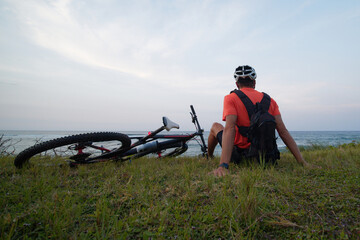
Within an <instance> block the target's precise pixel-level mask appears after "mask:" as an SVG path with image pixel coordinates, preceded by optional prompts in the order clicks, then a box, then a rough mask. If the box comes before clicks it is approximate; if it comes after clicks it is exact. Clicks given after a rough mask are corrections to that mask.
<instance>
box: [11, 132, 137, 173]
mask: <svg viewBox="0 0 360 240" xmlns="http://www.w3.org/2000/svg"><path fill="white" fill-rule="evenodd" d="M93 143H97V145H96V146H95V145H94V144H93ZM130 144H131V140H130V138H129V137H128V136H127V135H125V134H122V133H115V132H97V133H96V132H95V133H85V134H78V135H72V136H67V137H62V138H56V139H53V140H50V141H46V142H43V143H39V144H36V145H34V146H32V147H30V148H27V149H25V150H24V151H22V152H20V153H19V154H18V155H17V157H16V158H15V160H14V164H15V166H16V167H17V168H21V167H22V166H23V165H24V164H25V163H26V162H28V161H29V159H30V158H31V157H33V156H35V155H36V154H39V153H45V152H47V151H49V150H51V153H50V154H49V155H64V156H69V157H70V159H73V160H74V161H75V162H80V163H81V162H83V163H85V162H86V159H87V158H89V157H95V156H101V155H102V154H104V153H106V152H110V151H112V150H115V149H120V148H127V147H129V146H130Z"/></svg>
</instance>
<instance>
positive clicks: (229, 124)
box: [212, 115, 237, 176]
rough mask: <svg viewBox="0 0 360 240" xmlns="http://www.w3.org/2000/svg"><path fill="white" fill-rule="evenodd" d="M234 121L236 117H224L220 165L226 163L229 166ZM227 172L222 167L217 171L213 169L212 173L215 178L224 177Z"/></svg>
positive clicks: (233, 136)
mask: <svg viewBox="0 0 360 240" xmlns="http://www.w3.org/2000/svg"><path fill="white" fill-rule="evenodd" d="M236 120H237V116H236V115H228V116H226V123H225V128H224V132H223V137H222V151H221V157H220V164H221V163H226V164H229V163H230V159H231V153H232V150H233V147H234V140H235V134H236V132H235V131H236V128H235V125H236ZM227 172H228V170H227V169H225V168H223V167H219V168H217V169H215V170H214V171H213V172H212V173H213V174H214V175H215V176H224V175H226V174H227Z"/></svg>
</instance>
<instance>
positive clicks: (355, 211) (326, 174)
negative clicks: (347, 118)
mask: <svg viewBox="0 0 360 240" xmlns="http://www.w3.org/2000/svg"><path fill="white" fill-rule="evenodd" d="M303 155H304V157H305V159H306V160H307V161H309V162H311V163H313V164H317V165H319V166H321V167H322V169H310V170H306V169H303V168H302V167H301V166H298V165H297V164H296V162H295V160H294V159H293V157H292V156H291V155H290V154H288V153H284V154H282V159H281V161H280V162H279V165H278V166H275V167H268V168H266V169H263V168H262V167H261V166H259V165H256V164H244V165H241V166H234V165H231V174H230V175H228V176H226V177H224V178H215V177H213V176H210V175H208V172H210V171H211V170H213V169H214V168H215V167H216V166H217V164H218V160H219V159H213V160H206V159H198V158H176V159H148V158H143V159H138V160H134V161H133V162H132V163H128V162H127V163H113V162H109V163H103V164H95V165H89V166H80V167H78V168H76V169H72V168H69V167H68V166H67V165H57V164H56V165H50V164H48V163H58V162H62V161H63V160H62V159H60V158H59V159H55V160H54V159H51V160H50V159H40V158H38V159H32V163H33V164H32V165H31V166H30V167H29V168H26V169H21V170H18V169H15V167H14V166H13V157H2V158H0V187H1V188H0V196H1V198H0V205H1V209H0V234H1V235H0V237H1V239H17V238H24V239H26V238H56V239H59V238H60V239H82V238H84V239H88V238H92V239H93V238H95V239H122V238H124V239H134V238H140V239H149V238H153V239H190V238H191V239H239V238H240V239H241V238H250V239H252V238H254V239H308V238H310V239H314V238H315V239H321V238H324V239H348V238H349V239H359V236H360V145H359V144H350V145H343V146H340V147H337V148H321V147H318V148H313V149H312V150H305V151H303Z"/></svg>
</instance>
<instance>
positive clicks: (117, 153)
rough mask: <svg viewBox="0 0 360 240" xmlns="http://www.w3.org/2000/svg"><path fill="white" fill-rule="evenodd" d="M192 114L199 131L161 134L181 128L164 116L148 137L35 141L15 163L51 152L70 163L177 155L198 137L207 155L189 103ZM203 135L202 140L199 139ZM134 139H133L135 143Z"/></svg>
mask: <svg viewBox="0 0 360 240" xmlns="http://www.w3.org/2000/svg"><path fill="white" fill-rule="evenodd" d="M190 109H191V112H190V115H191V119H192V122H193V123H194V125H195V129H196V131H195V132H194V133H191V134H173V135H166V134H163V135H160V134H158V133H160V132H161V131H163V130H165V129H166V130H167V131H170V130H171V129H172V128H177V129H179V125H178V124H176V123H175V122H172V121H171V120H170V119H169V118H167V117H163V126H162V127H160V128H158V129H157V130H155V131H153V132H149V134H148V135H145V136H128V135H126V134H122V133H116V132H94V133H84V134H78V135H71V136H67V137H62V138H56V139H53V140H49V141H46V142H43V143H39V144H36V145H34V146H32V147H30V148H27V149H25V150H24V151H22V152H20V153H19V154H18V155H17V157H16V158H15V161H14V164H15V166H16V167H17V168H21V167H22V166H23V165H24V164H25V163H27V162H28V161H29V159H30V158H31V157H33V156H35V155H36V154H39V153H45V152H48V151H50V152H51V153H53V155H57V154H58V153H63V154H64V155H66V156H69V157H68V158H69V159H70V160H69V164H70V166H76V165H79V164H90V163H97V162H103V161H108V160H115V161H127V160H131V159H135V158H139V157H142V156H145V155H148V154H151V153H155V154H157V155H158V156H159V157H174V156H178V155H180V154H182V153H184V152H185V151H186V150H187V149H188V145H187V142H188V141H190V140H192V139H195V140H196V141H197V142H198V144H199V145H200V148H201V152H202V155H203V156H207V146H206V143H205V140H204V135H203V132H204V130H203V129H201V127H200V124H199V121H198V119H197V116H196V113H195V110H194V107H193V106H192V105H190ZM197 137H199V138H200V140H198V139H197ZM133 141H134V142H133Z"/></svg>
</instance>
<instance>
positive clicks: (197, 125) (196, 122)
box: [190, 105, 207, 157]
mask: <svg viewBox="0 0 360 240" xmlns="http://www.w3.org/2000/svg"><path fill="white" fill-rule="evenodd" d="M190 109H191V113H190V115H191V117H192V122H193V123H194V124H195V128H196V130H197V132H200V133H201V134H200V139H201V143H202V145H201V151H202V152H203V153H204V154H206V157H207V146H206V143H205V139H204V135H203V132H204V129H201V127H200V123H199V121H198V119H197V116H196V113H195V109H194V106H193V105H190Z"/></svg>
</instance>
